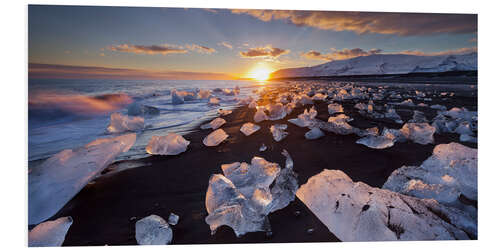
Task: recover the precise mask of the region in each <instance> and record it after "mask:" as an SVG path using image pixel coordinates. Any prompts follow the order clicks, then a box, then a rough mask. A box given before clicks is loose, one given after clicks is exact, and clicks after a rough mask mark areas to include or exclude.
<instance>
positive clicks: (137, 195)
mask: <svg viewBox="0 0 500 250" xmlns="http://www.w3.org/2000/svg"><path fill="white" fill-rule="evenodd" d="M471 91H474V92H476V91H477V89H473V90H471ZM476 93H477V92H476ZM269 99H272V97H263V100H262V101H261V102H260V103H259V104H265V103H266V101H267V100H269ZM355 103H356V102H355V101H347V102H342V105H343V106H344V110H345V113H346V115H348V116H351V117H352V118H354V121H353V122H351V125H353V126H355V127H358V128H370V127H374V126H378V127H379V129H382V128H383V127H388V128H400V127H401V126H402V124H397V123H394V122H393V121H391V120H386V119H377V120H373V119H367V118H365V117H363V116H361V115H360V114H359V113H358V112H357V111H356V110H355V109H354V108H353V106H354V104H355ZM375 103H376V104H377V103H378V104H381V103H384V102H375ZM436 103H439V104H446V105H447V107H448V108H451V107H455V106H456V107H467V108H470V109H471V110H477V96H471V95H470V94H468V93H465V92H464V93H463V95H461V94H460V93H456V95H455V97H454V98H448V99H446V100H440V101H439V102H435V101H434V102H432V104H436ZM311 106H312V105H306V106H305V107H306V108H309V107H311ZM314 106H315V107H316V109H317V111H318V116H317V118H318V119H321V120H324V121H326V120H328V117H329V114H328V109H327V103H325V102H316V103H315V105H314ZM414 109H418V110H421V111H424V112H425V114H426V116H427V119H429V120H431V119H432V118H433V117H434V116H435V115H436V111H435V110H433V109H431V108H428V107H414V108H405V107H398V109H397V112H398V113H399V114H400V115H401V117H402V118H403V120H407V119H409V118H411V116H412V114H413V111H412V110H414ZM303 111H304V107H300V106H299V107H297V108H295V109H294V111H293V113H292V114H290V115H288V116H287V117H285V118H284V119H282V120H279V121H264V122H261V123H259V124H258V125H259V126H261V129H260V130H259V131H257V132H256V133H254V134H252V135H250V136H248V137H246V136H245V135H243V134H242V133H241V132H240V131H239V129H240V127H241V125H243V124H244V123H246V122H253V115H254V113H255V110H254V109H252V110H250V109H249V108H247V107H241V108H238V109H236V110H234V111H233V113H232V114H230V115H228V116H225V117H223V118H224V119H225V120H226V121H227V123H226V124H224V125H223V126H222V128H223V129H224V130H225V131H226V133H228V134H229V138H228V139H227V140H226V141H225V142H224V143H222V144H221V145H219V146H216V147H206V146H204V145H203V143H202V140H203V138H204V137H205V136H206V135H208V134H209V133H210V132H211V130H199V131H195V132H192V133H190V134H188V135H185V136H184V138H186V139H187V140H189V141H191V144H190V145H189V147H188V150H187V151H186V152H185V153H182V154H180V155H177V156H165V157H160V156H150V157H147V158H144V159H139V160H133V161H123V162H117V163H115V164H113V165H111V166H110V168H111V169H112V168H113V167H117V166H119V165H125V164H133V165H138V166H141V167H137V168H132V169H127V170H124V171H120V172H116V173H108V174H104V175H103V176H101V177H100V178H98V179H96V180H95V181H94V182H93V183H91V184H88V185H87V186H86V187H85V188H84V189H83V190H82V191H80V193H79V194H77V195H76V196H75V197H74V198H73V199H72V200H71V201H70V202H69V203H68V204H66V206H65V207H64V208H63V209H62V210H61V211H60V212H59V213H58V214H56V215H55V216H53V218H58V217H61V216H72V218H73V220H74V222H73V225H72V226H71V228H70V229H69V231H68V234H67V236H66V240H65V242H64V245H66V246H89V245H105V244H107V245H135V244H137V243H136V240H135V238H134V230H135V229H134V226H135V222H136V220H138V219H141V218H143V217H146V216H149V215H151V214H156V215H159V216H161V217H163V218H168V215H169V214H170V213H171V212H173V213H175V214H177V215H179V216H180V220H179V223H178V224H177V225H175V226H173V234H174V236H173V242H172V244H208V243H287V242H332V241H339V240H338V239H337V238H336V237H335V236H334V235H333V234H332V233H330V232H329V230H328V229H327V228H326V227H325V226H324V225H323V224H322V223H321V222H320V221H319V220H318V219H317V218H316V217H315V216H314V215H313V214H312V213H311V212H310V211H309V210H308V208H306V206H305V205H304V204H302V202H301V201H300V200H298V199H297V198H296V199H295V201H294V202H292V203H291V204H290V205H288V206H287V207H286V208H284V209H282V210H278V211H276V212H274V213H271V214H270V216H269V220H270V223H271V227H272V235H266V233H264V232H256V233H248V234H246V235H244V236H242V237H241V238H237V237H236V236H235V234H234V233H233V231H232V229H231V228H229V227H223V228H219V230H218V231H217V233H216V234H215V235H211V234H210V228H209V226H208V224H206V223H205V220H204V219H205V217H206V216H207V212H206V209H205V192H206V190H207V187H208V180H209V177H210V176H211V175H212V174H216V173H221V172H222V171H221V169H220V165H221V164H224V163H231V162H236V161H239V162H242V161H245V162H250V160H251V159H252V157H253V156H261V157H263V158H265V159H266V160H268V161H271V162H276V163H279V164H280V166H282V167H283V166H284V163H285V157H283V156H282V155H281V151H282V150H283V149H286V150H287V151H288V152H289V153H290V155H291V156H292V158H293V161H294V170H295V171H296V172H297V173H298V175H299V185H302V184H304V183H305V182H306V181H307V179H308V178H309V177H311V176H313V175H315V174H318V173H319V172H321V171H322V170H323V169H339V170H342V171H344V172H345V173H346V174H347V175H349V176H350V177H351V178H352V179H353V180H354V181H362V182H365V183H367V184H368V185H370V186H373V187H381V186H382V185H383V184H384V182H385V181H386V179H387V177H388V176H389V175H390V174H391V172H392V171H393V170H395V169H397V168H399V167H401V166H403V165H409V166H416V165H420V164H421V162H422V161H424V160H425V159H426V158H428V157H429V156H430V155H431V154H432V150H433V148H434V146H435V145H437V144H441V143H449V142H452V141H455V142H457V141H459V139H458V137H459V136H458V135H457V134H444V135H443V134H435V135H434V139H435V144H431V145H420V144H415V143H412V142H405V143H397V144H396V145H395V146H393V147H391V148H388V149H383V150H377V149H371V148H368V147H366V146H363V145H360V144H356V143H355V142H356V140H357V139H358V138H359V137H358V136H356V135H346V136H344V135H336V134H333V133H328V132H325V133H326V136H325V137H322V138H320V139H317V140H306V139H305V138H304V133H305V132H307V131H308V129H307V128H300V127H297V126H295V125H293V124H291V123H288V122H287V120H288V119H291V118H295V117H297V115H298V114H300V113H302V112H303ZM277 123H285V124H288V129H287V131H288V132H289V135H288V136H287V137H286V138H285V139H284V140H283V141H281V142H275V141H274V140H273V138H272V135H271V133H270V132H269V127H270V126H271V125H272V124H277ZM262 143H264V144H265V145H266V146H267V147H268V149H267V150H266V151H265V152H259V147H260V145H261V144H262ZM462 144H464V145H467V146H469V147H477V145H476V144H470V143H462ZM297 211H298V212H300V214H299V215H296V214H297V213H296V212H297ZM308 229H314V231H313V232H312V233H308V232H307V231H308Z"/></svg>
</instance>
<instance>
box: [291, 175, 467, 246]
mask: <svg viewBox="0 0 500 250" xmlns="http://www.w3.org/2000/svg"><path fill="white" fill-rule="evenodd" d="M296 195H297V197H298V198H299V199H300V200H301V201H302V202H303V203H304V204H305V205H306V206H307V207H308V208H309V209H310V210H311V211H312V212H313V214H314V215H316V217H318V219H319V220H320V221H321V222H322V223H323V224H324V225H325V226H326V227H327V228H328V229H329V230H330V232H332V233H333V234H335V236H337V238H339V239H340V240H341V241H392V240H445V239H450V240H451V239H469V236H468V235H467V234H466V232H465V231H464V229H463V228H462V227H461V226H462V225H464V224H466V223H457V221H455V220H451V221H450V220H446V219H443V218H458V217H462V218H463V219H462V220H467V221H468V222H471V221H473V220H472V219H471V218H470V217H467V216H466V215H463V214H461V213H460V211H457V210H454V209H450V208H447V207H445V206H442V205H440V204H439V203H437V202H436V201H433V200H426V199H418V198H414V197H409V196H405V195H402V194H399V193H395V192H392V191H389V190H384V189H378V188H373V187H370V186H368V185H366V184H365V183H362V182H353V181H352V180H351V178H349V176H347V175H346V174H345V173H344V172H342V171H340V170H327V169H325V170H323V171H322V172H321V173H319V174H317V175H315V176H313V177H311V178H309V180H308V181H307V183H305V184H304V185H302V186H300V188H299V190H298V191H297V193H296Z"/></svg>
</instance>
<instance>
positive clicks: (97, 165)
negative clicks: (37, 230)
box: [28, 133, 136, 225]
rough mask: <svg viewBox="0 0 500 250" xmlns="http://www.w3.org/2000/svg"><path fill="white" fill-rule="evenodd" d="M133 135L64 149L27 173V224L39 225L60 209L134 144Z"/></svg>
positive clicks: (103, 139)
mask: <svg viewBox="0 0 500 250" xmlns="http://www.w3.org/2000/svg"><path fill="white" fill-rule="evenodd" d="M135 139H136V135H135V134H134V133H132V134H126V135H121V136H117V137H110V138H101V139H97V140H95V141H92V142H90V143H89V144H87V145H85V146H83V147H81V148H77V149H73V150H72V149H66V150H63V151H61V152H59V153H57V154H55V155H53V156H52V157H50V158H49V159H47V160H46V161H45V162H44V163H42V164H41V165H40V166H37V167H34V168H32V169H31V171H30V172H29V174H28V200H29V202H28V224H29V225H33V224H38V223H40V222H42V221H44V220H46V219H48V218H50V217H51V216H52V215H54V214H55V213H56V212H57V211H59V209H61V208H62V207H63V206H64V205H65V204H66V203H67V202H68V201H69V200H70V199H71V198H73V196H75V195H76V194H77V193H78V192H79V191H80V190H81V189H82V188H83V187H84V186H85V185H87V183H88V182H90V181H92V180H93V179H94V178H95V177H96V176H97V175H98V174H99V173H101V172H102V171H103V170H104V169H105V168H106V167H107V166H108V165H109V164H110V163H112V162H113V160H114V159H115V157H116V156H118V155H119V154H120V153H123V152H126V151H128V150H129V149H130V147H132V145H134V143H135Z"/></svg>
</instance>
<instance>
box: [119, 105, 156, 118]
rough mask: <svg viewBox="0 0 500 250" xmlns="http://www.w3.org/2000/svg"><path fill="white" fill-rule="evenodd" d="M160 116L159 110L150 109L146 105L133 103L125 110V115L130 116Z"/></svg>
mask: <svg viewBox="0 0 500 250" xmlns="http://www.w3.org/2000/svg"><path fill="white" fill-rule="evenodd" d="M158 114H160V110H159V109H158V108H155V107H151V106H148V105H142V104H138V103H137V102H134V103H133V104H131V105H130V106H128V108H127V115H131V116H145V115H158Z"/></svg>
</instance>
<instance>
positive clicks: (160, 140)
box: [146, 133, 190, 155]
mask: <svg viewBox="0 0 500 250" xmlns="http://www.w3.org/2000/svg"><path fill="white" fill-rule="evenodd" d="M189 143H190V142H189V141H188V140H186V139H184V137H182V136H181V135H178V134H176V133H169V134H167V135H165V136H156V135H153V137H151V140H150V141H149V143H148V145H147V146H146V152H148V154H152V155H178V154H180V153H182V152H186V150H187V147H188V145H189Z"/></svg>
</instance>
